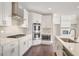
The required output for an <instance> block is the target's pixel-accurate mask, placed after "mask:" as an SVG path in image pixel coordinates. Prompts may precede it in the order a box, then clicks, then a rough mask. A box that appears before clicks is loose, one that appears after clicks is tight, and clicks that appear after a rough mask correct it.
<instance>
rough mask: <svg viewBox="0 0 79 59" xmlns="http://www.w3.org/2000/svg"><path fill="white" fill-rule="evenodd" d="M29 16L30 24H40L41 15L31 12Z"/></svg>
mask: <svg viewBox="0 0 79 59" xmlns="http://www.w3.org/2000/svg"><path fill="white" fill-rule="evenodd" d="M31 15H32V22H33V23H41V19H42V15H41V14H39V13H34V12H32V13H31Z"/></svg>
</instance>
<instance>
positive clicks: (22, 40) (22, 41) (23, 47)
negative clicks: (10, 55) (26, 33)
mask: <svg viewBox="0 0 79 59" xmlns="http://www.w3.org/2000/svg"><path fill="white" fill-rule="evenodd" d="M26 40H27V39H26V37H22V38H19V55H23V54H24V53H25V52H26V48H27V41H26Z"/></svg>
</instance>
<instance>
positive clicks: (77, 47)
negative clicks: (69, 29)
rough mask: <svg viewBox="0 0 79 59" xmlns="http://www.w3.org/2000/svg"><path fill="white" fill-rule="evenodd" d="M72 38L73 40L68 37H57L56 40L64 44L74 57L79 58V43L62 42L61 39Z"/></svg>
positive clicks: (78, 40)
mask: <svg viewBox="0 0 79 59" xmlns="http://www.w3.org/2000/svg"><path fill="white" fill-rule="evenodd" d="M64 37H65V38H71V39H72V40H73V37H70V36H69V37H68V36H67V37H66V36H56V38H57V39H58V40H59V41H60V42H61V43H62V44H63V46H64V47H65V48H66V49H67V50H68V51H69V52H70V53H71V54H73V55H74V56H79V43H68V42H64V41H62V40H61V38H64ZM77 42H79V38H78V39H77Z"/></svg>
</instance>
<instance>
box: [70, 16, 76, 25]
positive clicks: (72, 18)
mask: <svg viewBox="0 0 79 59" xmlns="http://www.w3.org/2000/svg"><path fill="white" fill-rule="evenodd" d="M71 24H77V16H76V15H71Z"/></svg>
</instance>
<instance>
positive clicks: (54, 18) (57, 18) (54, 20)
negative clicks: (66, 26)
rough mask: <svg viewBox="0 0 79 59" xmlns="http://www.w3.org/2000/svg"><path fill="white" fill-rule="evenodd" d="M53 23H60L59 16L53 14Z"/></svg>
mask: <svg viewBox="0 0 79 59" xmlns="http://www.w3.org/2000/svg"><path fill="white" fill-rule="evenodd" d="M53 24H60V16H59V15H53Z"/></svg>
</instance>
